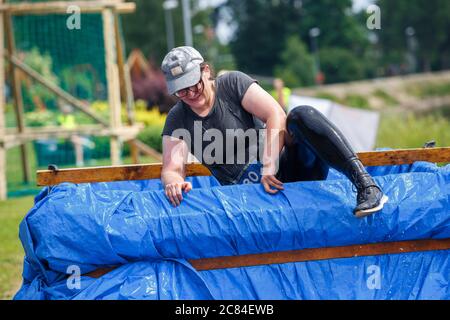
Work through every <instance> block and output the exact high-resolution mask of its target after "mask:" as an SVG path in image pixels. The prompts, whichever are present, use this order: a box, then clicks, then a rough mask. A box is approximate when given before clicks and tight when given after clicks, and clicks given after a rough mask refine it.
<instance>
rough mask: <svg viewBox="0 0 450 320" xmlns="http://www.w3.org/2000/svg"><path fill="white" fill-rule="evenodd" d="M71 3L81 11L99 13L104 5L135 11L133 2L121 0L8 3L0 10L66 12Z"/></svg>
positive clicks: (126, 11) (118, 10)
mask: <svg viewBox="0 0 450 320" xmlns="http://www.w3.org/2000/svg"><path fill="white" fill-rule="evenodd" d="M73 5H75V6H78V7H79V8H80V12H81V13H100V12H102V10H103V9H104V8H105V7H114V8H116V10H117V12H119V13H121V14H128V13H133V12H135V11H136V4H135V3H133V2H123V1H121V0H109V1H106V0H102V1H55V2H35V3H29V2H26V3H8V4H2V5H0V11H8V12H10V13H11V14H12V15H47V14H67V8H68V7H69V6H73Z"/></svg>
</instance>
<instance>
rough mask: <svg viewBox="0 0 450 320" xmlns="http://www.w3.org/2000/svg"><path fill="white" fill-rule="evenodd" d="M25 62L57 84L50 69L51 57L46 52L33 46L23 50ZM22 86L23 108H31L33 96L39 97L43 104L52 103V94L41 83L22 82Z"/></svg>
mask: <svg viewBox="0 0 450 320" xmlns="http://www.w3.org/2000/svg"><path fill="white" fill-rule="evenodd" d="M24 56H25V60H24V62H25V64H27V65H28V66H30V67H31V68H32V69H33V70H35V71H36V72H38V73H39V74H40V75H42V76H43V77H44V78H45V79H46V80H48V81H50V82H51V83H53V84H55V85H59V81H58V78H57V77H56V75H55V74H54V73H53V71H52V58H51V56H50V55H49V54H48V53H45V54H42V53H40V52H39V49H37V48H33V49H31V51H28V52H25V54H24ZM22 86H23V87H24V90H23V92H24V99H25V107H26V108H25V109H26V110H31V108H30V106H31V105H32V104H33V102H32V101H33V98H36V97H37V98H39V99H40V100H41V101H42V102H43V103H44V105H52V106H53V105H54V101H55V96H54V94H53V93H52V92H51V91H50V90H48V89H47V88H45V87H44V86H43V85H41V84H39V83H35V82H31V83H25V82H23V83H22Z"/></svg>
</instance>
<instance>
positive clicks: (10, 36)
mask: <svg viewBox="0 0 450 320" xmlns="http://www.w3.org/2000/svg"><path fill="white" fill-rule="evenodd" d="M4 20H5V21H4V23H5V31H6V39H7V44H8V54H9V56H10V58H11V56H12V55H15V53H16V44H15V40H14V29H13V25H12V18H11V15H10V14H9V13H8V12H6V13H5V14H4ZM9 75H10V79H11V88H12V92H13V95H14V102H15V103H14V111H15V114H16V122H17V127H18V129H19V132H24V130H25V120H24V108H23V97H22V84H21V82H20V78H19V73H18V70H17V69H16V67H15V66H14V64H12V63H10V64H9ZM27 151H28V150H27V146H26V144H25V143H23V144H21V145H20V155H21V160H22V173H23V181H24V182H25V183H28V182H29V181H30V177H31V172H30V170H31V169H30V164H29V162H28V152H27Z"/></svg>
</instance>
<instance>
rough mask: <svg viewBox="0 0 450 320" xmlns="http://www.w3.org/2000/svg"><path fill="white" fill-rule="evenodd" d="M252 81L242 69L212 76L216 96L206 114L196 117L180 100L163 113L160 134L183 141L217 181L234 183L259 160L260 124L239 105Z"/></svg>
mask: <svg viewBox="0 0 450 320" xmlns="http://www.w3.org/2000/svg"><path fill="white" fill-rule="evenodd" d="M254 82H256V80H254V79H252V78H250V77H249V76H248V75H246V74H244V73H242V72H239V71H231V72H227V73H225V74H224V75H222V76H220V77H218V78H217V79H216V97H215V101H214V105H213V107H212V109H211V111H210V113H209V114H208V115H207V116H205V117H200V116H199V115H197V114H196V113H195V112H194V111H192V110H191V108H190V107H189V106H188V105H186V104H185V103H183V102H182V101H179V102H178V103H177V104H176V105H175V106H174V107H173V108H172V109H171V110H170V111H169V114H168V115H167V119H166V123H165V125H164V129H163V132H162V135H163V136H164V135H167V136H173V137H176V138H180V139H183V140H185V141H186V143H187V145H188V148H189V151H190V152H191V153H192V154H193V155H194V156H195V157H196V158H197V159H198V160H199V161H200V162H201V163H203V164H204V165H205V166H207V167H208V168H209V169H210V170H211V172H212V174H213V175H214V176H215V177H216V178H217V179H218V180H219V181H220V183H221V184H232V183H235V182H236V180H237V179H239V177H240V175H241V174H242V171H243V170H244V168H245V167H246V165H247V164H248V163H249V162H252V161H255V160H256V161H257V160H259V157H258V154H259V150H261V148H262V145H261V146H259V144H260V143H262V141H263V139H262V136H260V134H261V132H260V131H259V130H260V129H262V128H263V126H264V124H263V123H262V122H261V120H259V119H257V118H256V117H254V116H253V115H252V114H250V113H249V112H247V111H246V110H245V109H244V108H243V106H242V104H241V102H242V99H243V97H244V95H245V93H246V92H247V89H248V88H249V87H250V85H251V84H253V83H254ZM179 129H184V130H179ZM230 129H231V130H230ZM233 129H240V130H237V131H236V130H233ZM249 129H251V130H249ZM253 129H256V130H253ZM220 136H221V137H222V138H221V137H220ZM243 137H246V139H242V138H243ZM255 138H256V140H255Z"/></svg>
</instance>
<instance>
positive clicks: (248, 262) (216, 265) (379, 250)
mask: <svg viewBox="0 0 450 320" xmlns="http://www.w3.org/2000/svg"><path fill="white" fill-rule="evenodd" d="M449 249H450V239H423V240H409V241H397V242H381V243H370V244H361V245H350V246H340V247H323V248H309V249H302V250H289V251H278V252H268V253H258V254H246V255H238V256H225V257H215V258H203V259H193V260H189V263H190V264H191V265H192V267H194V269H196V270H197V271H207V270H218V269H229V268H242V267H254V266H263V265H271V264H284V263H295V262H306V261H320V260H329V259H343V258H354V257H367V256H378V255H385V254H402V253H410V252H419V251H440V250H449ZM116 268H118V266H117V267H109V268H99V269H97V270H94V271H92V272H89V273H86V274H84V276H87V277H91V278H100V277H101V276H103V275H105V274H107V273H108V272H110V271H112V270H114V269H116Z"/></svg>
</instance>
